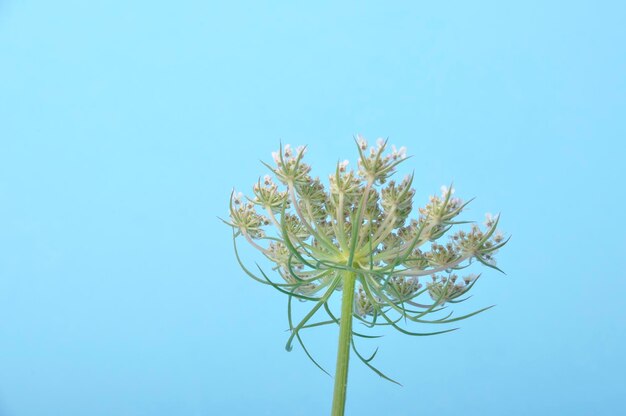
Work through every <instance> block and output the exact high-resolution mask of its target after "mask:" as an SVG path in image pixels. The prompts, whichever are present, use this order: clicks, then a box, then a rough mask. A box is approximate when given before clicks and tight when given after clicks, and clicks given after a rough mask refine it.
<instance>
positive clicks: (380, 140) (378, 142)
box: [376, 137, 385, 149]
mask: <svg viewBox="0 0 626 416" xmlns="http://www.w3.org/2000/svg"><path fill="white" fill-rule="evenodd" d="M384 145H385V139H383V138H382V137H379V138H378V139H376V146H378V148H379V149H382V147H383V146H384Z"/></svg>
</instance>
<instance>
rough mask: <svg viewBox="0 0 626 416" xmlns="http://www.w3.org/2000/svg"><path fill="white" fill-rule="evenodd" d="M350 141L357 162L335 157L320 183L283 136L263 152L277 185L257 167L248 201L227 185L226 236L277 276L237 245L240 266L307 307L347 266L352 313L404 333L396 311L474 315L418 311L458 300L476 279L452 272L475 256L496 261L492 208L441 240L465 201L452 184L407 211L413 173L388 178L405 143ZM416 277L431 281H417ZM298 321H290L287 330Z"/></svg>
mask: <svg viewBox="0 0 626 416" xmlns="http://www.w3.org/2000/svg"><path fill="white" fill-rule="evenodd" d="M356 144H357V150H358V154H359V158H358V161H357V169H356V171H354V170H350V169H349V168H348V167H349V162H348V161H347V160H344V161H342V162H339V163H338V164H337V168H336V170H335V172H334V173H333V174H331V175H330V176H329V187H328V189H326V188H325V187H324V185H323V184H322V183H321V181H320V180H319V178H313V177H311V176H310V172H311V167H310V166H309V165H307V164H306V163H305V162H304V161H303V157H304V155H305V153H306V148H305V147H298V148H296V149H295V150H294V149H293V148H292V147H291V146H290V145H285V146H283V147H282V148H281V149H280V150H279V151H277V152H274V153H272V158H273V160H274V165H268V164H266V166H267V167H268V168H269V169H270V171H271V173H272V174H273V175H274V176H275V177H276V178H277V179H278V182H279V183H280V184H282V186H279V185H278V184H277V183H275V182H274V181H273V178H272V177H271V176H270V175H266V176H265V177H264V178H263V179H262V180H261V179H259V181H258V182H257V183H256V184H255V185H254V187H253V189H252V192H253V194H254V197H253V198H249V199H248V202H245V201H244V199H243V196H242V195H241V194H235V193H233V195H232V197H231V204H230V221H228V224H229V225H231V226H232V227H233V230H234V236H235V238H236V237H238V236H243V237H244V238H245V239H246V240H247V241H248V242H249V243H250V244H252V245H253V246H254V247H255V248H257V249H259V250H260V251H261V253H263V255H265V256H266V257H267V258H268V259H269V260H270V261H271V262H272V263H273V265H274V267H273V268H274V269H275V270H276V271H278V274H279V276H281V278H282V281H281V282H275V281H273V280H272V279H271V278H270V277H269V276H267V275H266V274H265V273H263V272H261V273H262V276H257V275H256V274H255V273H253V272H251V271H250V270H249V269H248V268H245V266H243V263H242V262H241V259H240V258H239V254H238V252H237V256H238V260H239V261H240V264H241V265H242V267H244V270H245V271H246V272H247V273H248V274H249V275H250V276H252V277H253V278H255V279H257V280H258V281H260V282H262V283H266V284H270V285H272V286H274V287H275V288H276V289H278V290H280V291H281V292H283V293H285V294H287V295H289V296H291V297H296V298H300V299H303V300H309V301H313V302H316V307H315V308H320V307H321V306H323V305H327V302H328V299H329V298H330V296H331V294H332V293H333V292H334V291H337V290H341V289H342V287H343V286H342V282H343V277H344V276H345V275H346V273H352V274H354V275H356V279H357V280H356V281H357V286H356V288H355V296H354V312H353V314H354V317H355V319H358V320H361V321H362V322H363V323H365V324H366V325H368V326H376V325H379V324H380V325H389V326H393V327H394V328H397V329H399V330H401V331H402V332H405V333H409V332H408V331H406V330H405V329H403V328H400V326H399V325H398V322H399V321H400V319H399V318H398V316H399V317H400V318H402V319H406V320H411V321H415V322H420V323H425V322H435V323H445V322H452V321H457V320H460V319H463V318H465V317H467V316H471V315H473V314H469V315H466V316H462V317H457V318H446V319H441V318H439V319H434V320H429V319H427V315H428V314H430V313H434V312H437V311H440V310H441V309H442V308H443V307H444V305H445V304H446V303H455V302H458V301H459V299H460V298H461V297H462V295H464V294H466V293H467V292H468V290H469V289H470V288H471V287H472V286H473V285H474V284H475V282H476V280H477V276H476V275H475V274H468V275H467V276H465V277H464V278H459V277H458V276H457V273H458V272H459V270H461V269H464V268H466V267H468V266H469V265H471V264H472V263H474V262H480V263H482V264H484V265H486V266H488V267H492V268H496V266H495V258H494V255H495V254H496V252H497V251H498V250H499V249H500V248H502V246H504V244H506V242H507V241H508V240H505V238H504V236H503V234H502V233H500V232H499V231H496V227H497V225H498V221H499V216H492V215H490V214H488V215H487V218H486V222H485V227H486V228H485V229H481V228H480V227H479V226H478V225H476V224H473V225H471V226H470V227H469V230H466V231H465V230H460V231H457V232H455V233H452V234H451V237H450V238H449V239H448V240H447V241H444V242H441V241H440V240H441V239H442V238H443V237H444V235H446V234H447V233H448V232H449V231H450V230H451V229H452V228H453V227H457V226H458V225H461V224H463V223H464V222H459V221H457V217H458V215H459V214H461V212H462V211H463V210H464V208H465V206H466V205H467V203H466V202H463V201H462V200H461V199H459V198H457V197H453V194H454V193H455V190H454V188H452V187H447V186H443V187H442V188H441V194H440V195H434V196H431V197H430V199H429V201H428V203H427V204H426V205H425V206H424V207H422V208H419V209H418V210H417V212H418V215H417V216H416V218H413V219H411V218H410V217H411V214H412V212H414V211H413V197H414V195H415V190H414V189H413V188H412V183H413V176H408V177H406V178H404V179H403V180H402V181H401V182H399V183H397V182H396V181H394V180H390V177H391V176H392V175H393V174H394V172H395V171H396V168H397V166H398V164H399V163H401V162H403V161H405V160H406V159H407V156H406V149H405V148H404V147H400V148H399V149H396V147H395V146H391V149H390V151H388V150H387V140H383V139H378V140H377V141H376V145H375V146H373V147H370V148H369V150H368V143H367V141H366V140H365V139H364V138H363V137H361V136H357V138H356ZM235 247H236V246H235ZM498 270H499V269H498ZM424 277H430V278H431V279H432V281H431V282H429V283H426V284H425V285H423V284H422V283H421V281H420V279H422V278H424ZM422 298H424V299H425V300H423V299H422ZM325 309H326V310H327V312H328V313H329V314H330V316H331V320H334V319H335V318H333V317H332V313H331V312H330V309H329V308H326V307H325ZM315 310H317V309H315ZM479 312H480V311H479ZM394 313H395V314H396V315H397V316H392V314H394ZM476 313H477V312H476ZM305 324H306V322H304V323H302V325H301V326H299V327H296V329H295V331H294V332H295V334H296V335H297V331H298V330H299V329H301V328H302V327H304V325H305ZM444 332H445V331H444ZM437 333H440V332H437ZM292 336H293V335H292Z"/></svg>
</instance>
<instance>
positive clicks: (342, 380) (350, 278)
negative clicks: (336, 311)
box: [331, 272, 356, 416]
mask: <svg viewBox="0 0 626 416" xmlns="http://www.w3.org/2000/svg"><path fill="white" fill-rule="evenodd" d="M355 286H356V274H355V273H352V272H348V273H345V275H344V279H343V294H342V296H341V318H340V322H339V346H338V347H337V365H336V369H335V388H334V390H333V407H332V412H331V415H332V416H343V414H344V410H345V407H346V392H347V390H348V364H349V362H350V343H351V341H352V314H353V312H352V310H353V305H354V288H355Z"/></svg>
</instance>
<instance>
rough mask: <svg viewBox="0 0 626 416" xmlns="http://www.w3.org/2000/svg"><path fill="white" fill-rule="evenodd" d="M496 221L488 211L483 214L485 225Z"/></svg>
mask: <svg viewBox="0 0 626 416" xmlns="http://www.w3.org/2000/svg"><path fill="white" fill-rule="evenodd" d="M495 222H496V218H495V217H494V216H493V215H492V214H491V212H488V213H486V214H485V227H491V226H493V224H494V223H495Z"/></svg>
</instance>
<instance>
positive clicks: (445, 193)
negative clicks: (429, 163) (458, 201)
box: [441, 185, 454, 198]
mask: <svg viewBox="0 0 626 416" xmlns="http://www.w3.org/2000/svg"><path fill="white" fill-rule="evenodd" d="M448 193H449V194H450V195H453V194H454V188H453V187H452V188H450V189H448V187H447V186H445V185H443V186H442V187H441V195H442V196H443V197H444V198H447V197H448Z"/></svg>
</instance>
